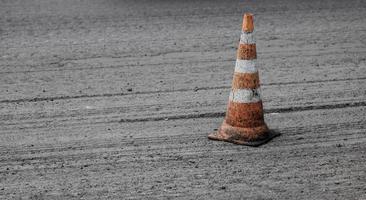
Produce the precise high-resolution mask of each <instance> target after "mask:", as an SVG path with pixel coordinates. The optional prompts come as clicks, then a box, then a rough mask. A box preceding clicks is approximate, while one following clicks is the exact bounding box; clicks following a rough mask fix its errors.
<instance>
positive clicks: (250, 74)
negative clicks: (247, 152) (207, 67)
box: [208, 13, 279, 146]
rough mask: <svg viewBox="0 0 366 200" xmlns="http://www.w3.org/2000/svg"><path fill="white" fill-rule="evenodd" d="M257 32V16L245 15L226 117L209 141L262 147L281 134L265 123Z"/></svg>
mask: <svg viewBox="0 0 366 200" xmlns="http://www.w3.org/2000/svg"><path fill="white" fill-rule="evenodd" d="M253 30H254V25H253V15H252V14H250V13H245V14H244V17H243V27H242V34H241V36H240V43H239V48H238V52H237V59H236V64H235V73H234V77H233V82H232V89H231V93H230V97H229V103H228V107H227V112H226V117H225V120H224V122H223V123H222V125H221V127H220V128H219V129H218V131H217V132H215V133H212V134H210V135H208V138H209V139H212V140H221V141H226V142H231V143H235V144H242V145H248V146H259V145H261V144H264V143H266V142H268V141H269V140H271V139H272V138H273V137H276V136H278V135H279V133H277V132H274V131H271V130H269V129H268V127H267V125H266V123H265V122H264V117H263V105H262V100H261V92H260V84H259V75H258V70H257V68H256V66H255V62H256V58H257V52H256V45H255V39H254V33H253Z"/></svg>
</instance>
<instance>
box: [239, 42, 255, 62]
mask: <svg viewBox="0 0 366 200" xmlns="http://www.w3.org/2000/svg"><path fill="white" fill-rule="evenodd" d="M237 58H238V59H241V60H253V59H256V58H257V49H256V45H255V44H239V47H238V53H237Z"/></svg>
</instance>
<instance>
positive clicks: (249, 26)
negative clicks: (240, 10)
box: [243, 13, 254, 32]
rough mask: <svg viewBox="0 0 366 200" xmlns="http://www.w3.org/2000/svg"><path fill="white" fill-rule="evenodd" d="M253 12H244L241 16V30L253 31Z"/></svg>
mask: <svg viewBox="0 0 366 200" xmlns="http://www.w3.org/2000/svg"><path fill="white" fill-rule="evenodd" d="M253 18H254V17H253V14H252V13H244V16H243V31H244V32H253V30H254V23H253Z"/></svg>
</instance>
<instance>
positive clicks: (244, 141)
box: [208, 122, 280, 147]
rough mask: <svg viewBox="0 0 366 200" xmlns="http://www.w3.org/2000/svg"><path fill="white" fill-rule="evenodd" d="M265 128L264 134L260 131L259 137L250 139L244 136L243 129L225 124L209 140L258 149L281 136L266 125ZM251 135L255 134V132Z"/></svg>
mask: <svg viewBox="0 0 366 200" xmlns="http://www.w3.org/2000/svg"><path fill="white" fill-rule="evenodd" d="M229 126H230V125H229ZM263 128H264V130H265V131H264V132H262V131H259V132H258V134H259V136H258V137H256V138H250V137H245V136H244V134H243V129H242V128H235V127H232V126H230V127H228V124H226V123H225V122H224V123H223V125H222V127H221V128H220V129H219V130H218V131H217V132H214V133H211V134H209V135H208V139H211V140H218V141H225V142H230V143H234V144H238V145H246V146H253V147H257V146H260V145H262V144H265V143H267V142H269V141H270V140H271V139H273V138H274V137H277V136H279V135H280V133H279V132H276V131H273V130H268V128H267V126H266V125H265V124H264V125H263ZM263 128H262V127H260V128H259V130H260V129H262V130H263ZM235 129H237V130H236V131H235ZM252 131H255V130H252ZM257 131H258V130H257ZM251 134H253V132H252V133H251Z"/></svg>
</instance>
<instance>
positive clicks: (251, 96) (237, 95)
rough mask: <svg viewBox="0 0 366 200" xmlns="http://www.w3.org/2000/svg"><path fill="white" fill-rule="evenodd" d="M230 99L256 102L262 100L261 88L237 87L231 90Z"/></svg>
mask: <svg viewBox="0 0 366 200" xmlns="http://www.w3.org/2000/svg"><path fill="white" fill-rule="evenodd" d="M229 99H230V101H232V102H235V103H255V102H258V101H260V100H261V91H260V88H257V89H235V90H231V92H230V97H229Z"/></svg>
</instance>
